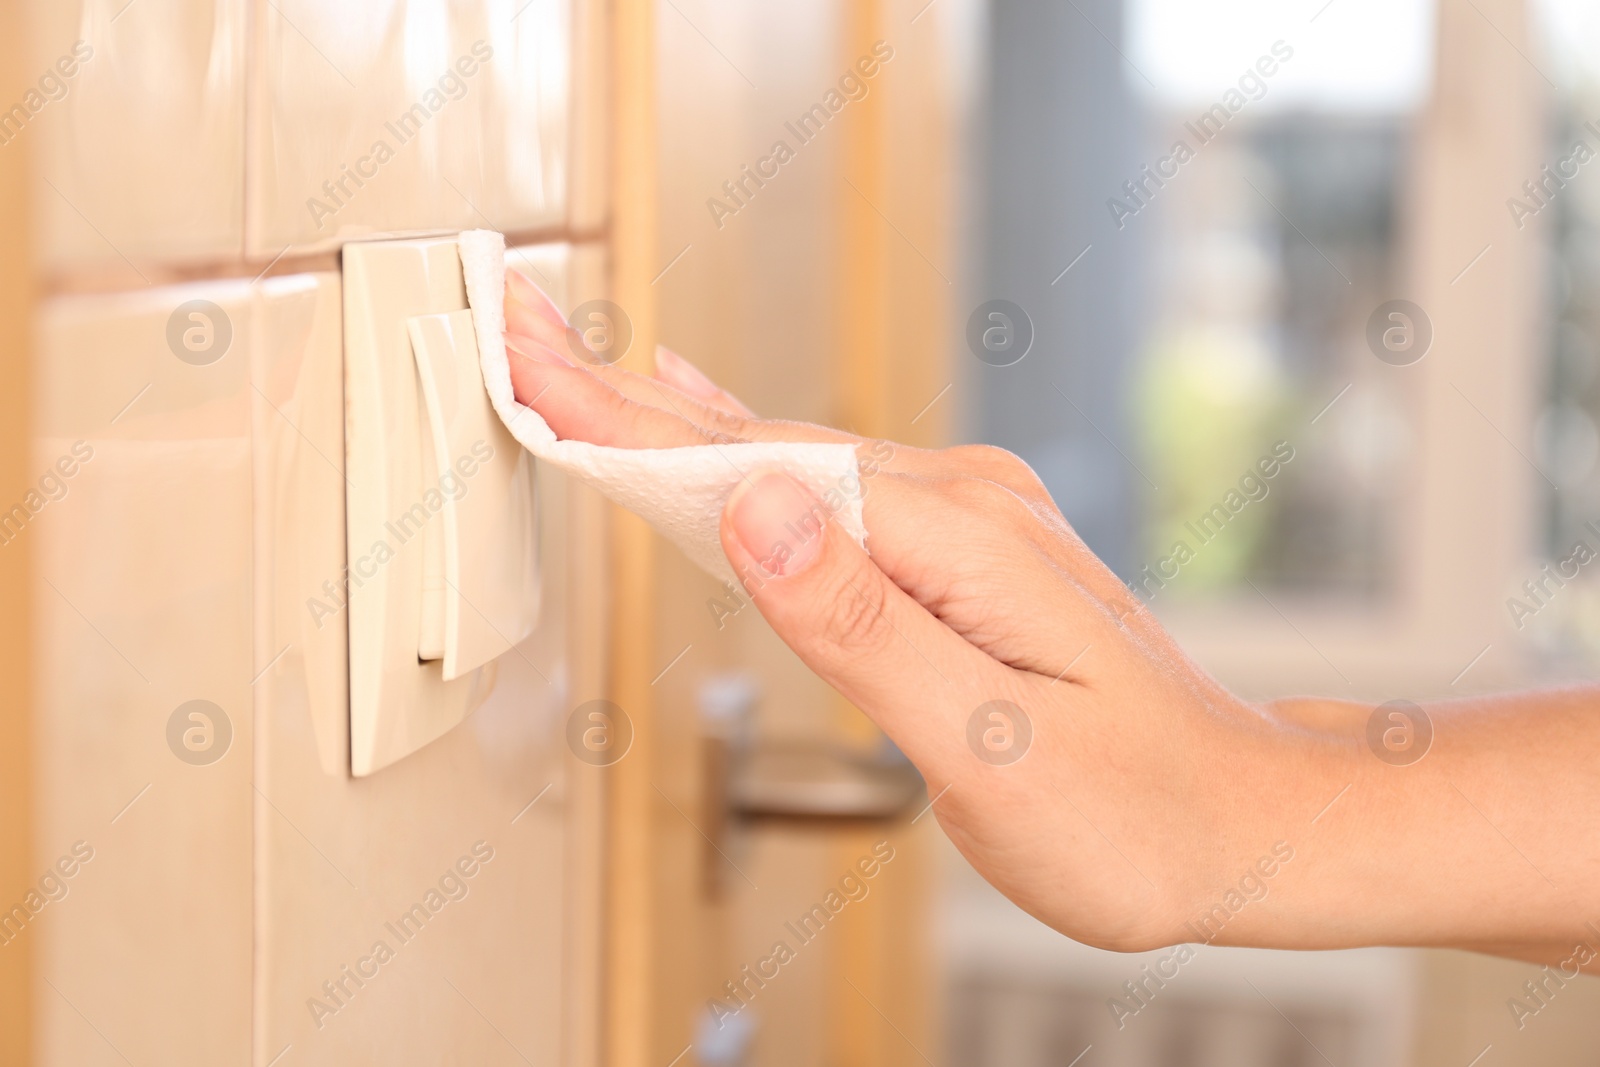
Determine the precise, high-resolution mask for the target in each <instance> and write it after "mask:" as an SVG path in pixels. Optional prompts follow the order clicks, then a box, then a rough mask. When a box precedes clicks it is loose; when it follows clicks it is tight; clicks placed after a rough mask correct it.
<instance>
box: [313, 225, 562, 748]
mask: <svg viewBox="0 0 1600 1067" xmlns="http://www.w3.org/2000/svg"><path fill="white" fill-rule="evenodd" d="M343 258H344V280H345V284H344V309H345V428H346V429H345V455H346V486H345V494H346V508H345V510H346V521H347V527H346V529H347V544H348V551H349V555H348V569H347V572H346V578H347V580H348V586H349V592H348V596H349V620H350V770H351V773H352V774H354V775H355V776H356V777H362V776H365V775H369V774H372V773H373V772H375V771H378V770H381V769H382V768H384V767H386V766H388V765H390V764H392V763H394V762H395V761H397V760H400V759H402V758H404V757H405V756H407V755H409V754H411V753H412V752H415V751H416V750H417V749H419V748H421V747H422V746H424V745H426V744H427V743H428V742H430V741H432V740H434V739H435V738H438V737H439V736H441V735H442V734H444V733H445V732H446V731H448V730H449V729H451V728H452V727H453V726H455V725H456V724H457V723H459V722H461V721H462V720H463V719H465V718H466V717H467V715H468V714H470V713H471V712H472V711H473V709H475V708H476V707H477V706H478V705H479V704H481V703H482V702H483V701H484V699H485V698H487V696H488V695H489V692H490V691H491V690H492V688H493V686H494V676H495V661H494V660H493V659H492V658H490V659H488V660H486V661H484V662H482V663H481V664H479V665H476V666H471V667H468V666H467V665H466V664H467V663H469V662H470V661H471V660H472V659H473V658H475V657H476V656H478V655H481V654H482V652H483V650H484V648H485V647H486V642H485V641H484V640H482V639H481V638H482V631H481V629H480V630H478V631H476V632H477V635H478V637H479V638H480V639H479V640H476V641H472V640H469V641H468V643H467V648H468V653H467V654H466V655H465V656H463V655H461V654H460V647H461V646H460V645H459V644H458V654H457V656H455V657H453V658H452V660H451V665H452V666H454V667H456V668H457V671H458V673H459V676H458V677H447V671H446V669H445V668H446V663H445V661H444V660H443V659H440V660H423V659H422V658H421V657H420V656H419V651H421V642H422V638H423V633H424V622H423V606H424V592H423V590H424V582H425V573H426V571H427V569H428V568H427V561H428V558H429V555H430V551H429V550H430V548H431V549H432V556H433V558H434V559H435V560H440V559H442V553H443V552H444V550H445V548H444V546H445V543H446V542H447V540H448V538H447V537H446V521H447V520H446V514H445V513H446V506H445V502H446V501H447V500H449V498H450V495H451V493H450V482H451V481H452V479H450V478H447V477H446V476H445V475H444V474H443V471H442V469H441V463H440V461H439V456H438V452H437V449H436V447H435V445H434V442H433V441H432V440H430V439H429V438H430V437H432V433H431V431H430V430H428V429H425V428H426V427H428V422H427V420H428V414H427V405H426V401H425V399H424V396H423V394H422V390H421V388H420V380H419V375H418V370H417V366H418V364H417V360H416V358H415V355H414V352H413V348H412V336H411V328H410V322H409V320H411V319H413V318H415V317H418V316H445V317H447V318H448V317H449V315H450V313H451V312H464V311H465V310H466V307H467V296H466V287H465V284H464V282H463V280H462V273H461V259H460V256H459V254H458V253H457V251H456V242H455V239H454V238H428V239H419V240H405V241H373V242H357V243H352V244H348V245H346V246H345V248H344V252H343ZM460 321H465V319H464V318H463V319H462V320H460ZM441 325H442V324H441ZM430 329H437V328H436V327H424V328H423V330H424V336H428V335H429V330H430ZM466 336H467V337H468V338H469V340H468V341H467V342H466V343H465V344H461V343H451V344H449V345H444V344H443V342H442V341H441V345H442V346H443V347H441V356H440V358H441V359H442V358H444V357H443V355H442V352H443V348H449V349H450V350H451V351H452V352H455V351H460V350H464V349H465V348H470V347H473V342H471V341H470V338H471V328H470V323H468V324H467V326H466ZM432 353H433V348H432V341H431V340H430V341H429V348H428V354H430V355H431V354H432ZM424 358H427V356H426V355H425V357H424ZM474 365H475V359H474ZM479 383H480V384H478V386H477V389H478V392H479V395H480V396H481V393H482V385H481V378H480V379H479ZM458 392H459V390H458ZM458 399H459V397H458ZM483 403H484V404H485V405H486V404H487V399H486V398H485V399H484V400H483ZM458 406H459V405H458ZM495 427H496V429H499V430H500V432H501V433H504V430H503V428H500V427H499V424H498V421H496V422H495ZM491 447H492V448H493V451H494V454H495V457H496V458H504V459H506V460H510V459H513V458H515V457H518V456H520V455H521V454H522V450H521V448H520V447H519V446H517V445H516V444H515V442H514V441H511V439H510V436H509V434H506V435H505V437H504V439H503V440H501V441H500V442H498V443H495V444H493V445H492V446H491ZM469 454H470V442H469ZM456 458H457V457H456V456H455V455H451V456H450V461H451V462H452V463H453V462H454V461H455V459H456ZM486 474H487V475H491V477H490V478H487V479H486V480H485V481H484V482H482V483H478V481H477V479H478V478H480V477H482V476H484V475H486ZM524 477H525V475H524ZM513 480H514V476H512V475H510V474H507V473H505V472H504V471H502V470H500V468H499V467H491V469H488V470H477V471H475V473H474V476H473V478H472V479H470V480H469V481H468V491H467V493H466V494H465V496H463V497H462V500H466V499H469V498H471V497H472V495H473V493H475V492H477V491H478V490H479V489H483V490H484V493H483V494H482V495H483V496H484V497H485V498H489V497H491V496H493V490H494V489H495V488H496V487H497V486H498V488H499V489H501V490H509V489H510V488H511V485H512V482H513ZM529 491H530V492H531V488H530V489H529ZM461 502H462V501H455V502H453V505H454V506H455V507H456V509H457V510H456V512H455V513H454V514H455V517H456V518H457V519H458V520H459V519H461V518H463V517H464V516H463V515H462V513H461V512H460V509H459V505H460V504H461ZM473 506H474V507H475V508H476V507H478V504H477V502H474V505H473ZM519 506H520V507H523V508H524V509H525V511H526V513H527V514H528V516H529V518H530V519H531V500H529V501H525V502H524V503H523V504H522V505H513V504H510V503H507V504H504V505H503V506H502V510H503V511H505V512H506V513H507V517H508V519H509V516H510V513H512V512H515V511H516V508H517V507H519ZM531 530H532V528H531V526H528V527H527V528H526V530H525V532H526V533H527V536H529V537H531V536H532V532H531ZM435 542H437V546H436V545H435ZM458 544H459V542H458ZM458 560H459V551H458ZM529 574H531V575H536V571H530V572H529ZM435 577H436V579H437V580H438V581H446V580H447V579H448V577H449V571H448V565H446V566H445V567H444V568H442V569H440V570H438V571H437V572H436V575H435ZM522 577H523V581H522V582H521V583H519V584H518V586H517V590H518V594H519V595H520V593H521V592H522V591H523V589H524V588H525V583H526V582H527V581H533V580H536V578H533V577H529V576H528V575H523V576H522ZM480 579H481V576H474V577H473V578H471V579H470V581H479V580H480ZM463 580H469V579H463ZM458 587H461V586H459V583H458ZM443 592H444V593H449V589H448V585H446V587H445V588H444V589H443ZM468 596H469V597H470V596H471V593H470V592H469V593H468ZM444 606H445V611H446V617H445V618H444V619H443V620H441V621H442V623H443V626H442V630H443V634H442V635H441V640H440V641H439V644H440V645H441V646H448V643H449V642H448V629H449V627H448V611H449V603H448V598H446V602H445V605H444ZM456 607H457V626H458V636H459V631H460V628H461V626H462V618H461V613H463V612H465V613H469V614H470V613H471V612H472V609H471V607H470V606H468V605H464V604H459V603H458V604H457V606H456ZM502 617H503V615H502ZM471 625H472V623H471V620H467V626H468V627H469V628H470V627H471ZM433 626H434V629H435V632H436V633H437V632H438V631H439V630H440V629H441V627H440V625H439V622H435V623H434V624H433ZM501 633H502V634H504V637H502V638H501V640H502V641H503V640H505V638H520V636H521V633H522V631H518V632H517V633H512V632H511V631H510V630H507V629H504V628H502V631H501ZM491 636H500V635H491ZM505 647H510V645H509V644H508V645H506V646H505ZM430 651H439V652H441V653H443V652H445V651H447V648H445V647H441V648H440V649H437V650H430Z"/></svg>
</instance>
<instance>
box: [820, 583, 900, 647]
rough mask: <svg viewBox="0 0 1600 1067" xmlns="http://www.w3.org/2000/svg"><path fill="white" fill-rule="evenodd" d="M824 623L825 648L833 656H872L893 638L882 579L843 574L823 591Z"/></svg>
mask: <svg viewBox="0 0 1600 1067" xmlns="http://www.w3.org/2000/svg"><path fill="white" fill-rule="evenodd" d="M823 593H824V597H823V601H822V603H823V607H822V609H821V618H822V623H821V626H820V627H819V633H820V636H821V640H822V643H823V645H824V646H825V648H826V649H827V650H828V651H829V652H830V653H831V654H833V655H836V656H837V655H846V656H851V657H855V656H861V655H871V654H873V653H874V652H877V651H879V650H881V649H882V648H884V647H885V646H886V645H887V644H888V643H889V641H891V640H892V639H893V637H894V626H893V624H892V623H890V621H889V616H888V614H887V607H888V599H889V597H888V589H887V588H886V587H885V582H884V581H883V580H881V579H880V580H878V581H867V580H864V576H854V575H844V576H841V577H840V578H838V579H836V580H835V581H833V582H832V583H830V584H829V586H828V587H827V588H825V589H824V591H823Z"/></svg>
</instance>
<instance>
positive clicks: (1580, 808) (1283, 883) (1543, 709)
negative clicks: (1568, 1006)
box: [1199, 689, 1600, 969]
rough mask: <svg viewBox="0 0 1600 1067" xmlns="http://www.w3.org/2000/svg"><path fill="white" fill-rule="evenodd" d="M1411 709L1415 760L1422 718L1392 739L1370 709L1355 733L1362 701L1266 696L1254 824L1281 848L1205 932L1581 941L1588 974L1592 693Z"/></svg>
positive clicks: (1555, 943)
mask: <svg viewBox="0 0 1600 1067" xmlns="http://www.w3.org/2000/svg"><path fill="white" fill-rule="evenodd" d="M1422 710H1423V712H1424V713H1425V715H1426V721H1427V723H1428V724H1431V731H1432V738H1431V742H1430V743H1429V744H1428V745H1427V748H1426V752H1425V753H1423V754H1422V755H1421V756H1420V758H1417V754H1418V747H1420V746H1418V741H1419V738H1420V735H1421V734H1423V733H1425V732H1426V731H1425V728H1423V729H1415V730H1413V732H1412V735H1411V738H1410V740H1411V741H1412V745H1413V747H1412V748H1411V749H1410V750H1409V751H1407V750H1406V748H1405V746H1404V744H1403V742H1404V741H1406V740H1407V738H1406V736H1405V735H1406V729H1405V724H1406V720H1405V719H1404V718H1403V717H1402V718H1400V719H1397V720H1394V721H1393V722H1392V723H1391V722H1389V721H1388V720H1387V718H1386V716H1387V712H1385V713H1384V714H1383V715H1381V716H1380V727H1381V729H1378V730H1376V731H1374V734H1375V736H1374V737H1373V738H1371V739H1369V733H1368V731H1369V720H1370V719H1371V718H1372V717H1373V715H1374V709H1373V706H1372V705H1360V704H1354V703H1348V702H1342V701H1322V700H1288V701H1280V702H1277V703H1275V704H1273V705H1271V706H1270V707H1269V709H1268V714H1269V716H1270V717H1271V718H1273V719H1275V720H1276V721H1277V723H1278V725H1279V732H1278V734H1277V736H1275V737H1274V738H1273V740H1272V742H1271V743H1270V744H1268V745H1264V746H1263V747H1262V751H1261V752H1260V753H1259V758H1260V760H1261V761H1262V765H1263V770H1262V775H1261V787H1260V788H1259V789H1253V790H1251V793H1252V795H1254V796H1255V797H1256V799H1257V803H1259V805H1260V814H1259V815H1258V816H1254V817H1252V819H1251V821H1252V822H1253V823H1254V824H1255V825H1254V828H1253V836H1254V837H1258V838H1261V839H1262V841H1263V842H1265V843H1266V844H1267V845H1270V844H1272V843H1275V842H1277V841H1283V842H1287V843H1288V845H1289V846H1290V847H1292V849H1293V851H1294V858H1293V859H1292V861H1290V862H1287V863H1283V864H1281V865H1280V866H1281V870H1279V871H1278V872H1277V873H1276V874H1275V876H1274V877H1273V878H1271V879H1270V881H1268V882H1267V883H1266V895H1265V896H1264V897H1263V898H1262V899H1260V900H1259V901H1254V902H1251V903H1250V904H1249V906H1247V907H1245V908H1242V909H1241V910H1240V911H1239V913H1238V914H1237V916H1230V920H1229V921H1228V923H1227V924H1226V925H1225V926H1224V927H1223V928H1222V930H1221V932H1220V936H1218V937H1217V938H1216V940H1217V941H1218V943H1225V944H1257V945H1275V946H1279V947H1288V948H1335V947H1343V946H1349V945H1361V944H1414V945H1442V946H1456V947H1462V948H1473V949H1476V950H1479V951H1490V952H1495V953H1496V954H1500V955H1506V956H1514V957H1518V958H1524V959H1536V960H1538V961H1539V962H1549V963H1561V962H1563V961H1566V960H1568V959H1569V958H1571V957H1572V955H1573V949H1574V946H1576V945H1579V944H1580V943H1583V944H1586V945H1588V946H1589V949H1590V950H1591V954H1590V958H1589V959H1587V960H1580V961H1579V962H1580V963H1584V964H1586V969H1595V964H1596V960H1595V958H1594V956H1595V954H1600V832H1597V831H1600V691H1597V690H1594V689H1584V690H1566V691H1560V692H1544V693H1533V694H1521V695H1514V696H1505V697H1494V698H1486V699H1480V700H1463V701H1451V702H1444V703H1430V704H1424V705H1422ZM1419 725H1420V724H1419ZM1385 729H1393V730H1395V731H1396V733H1395V734H1394V735H1393V741H1394V742H1395V747H1394V748H1390V747H1386V746H1385V745H1384V743H1383V739H1382V734H1383V731H1384V730H1385ZM1413 760H1414V762H1413ZM1269 838H1270V840H1268V839H1269ZM1199 899H1202V900H1204V899H1206V898H1205V897H1204V896H1203V895H1202V896H1201V897H1200V898H1199Z"/></svg>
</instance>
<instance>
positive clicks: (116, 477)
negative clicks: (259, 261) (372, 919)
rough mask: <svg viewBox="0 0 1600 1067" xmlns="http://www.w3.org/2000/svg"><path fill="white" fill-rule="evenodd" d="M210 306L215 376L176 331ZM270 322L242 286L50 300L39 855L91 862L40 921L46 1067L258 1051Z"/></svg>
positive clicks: (44, 375) (40, 623) (39, 556)
mask: <svg viewBox="0 0 1600 1067" xmlns="http://www.w3.org/2000/svg"><path fill="white" fill-rule="evenodd" d="M194 299H205V300H209V301H211V302H213V304H214V305H215V309H216V310H213V311H211V312H210V314H211V316H212V317H213V319H214V321H215V323H217V324H220V323H221V322H222V321H223V320H224V318H225V319H226V321H227V322H228V323H229V324H230V328H231V333H232V337H231V339H230V341H229V343H228V345H227V347H226V350H225V354H223V355H222V356H221V358H219V359H217V360H215V361H213V362H210V363H209V364H207V365H196V364H195V363H191V362H186V361H183V360H180V359H178V358H175V356H174V354H173V352H172V350H171V349H170V347H169V345H168V341H167V336H168V333H167V330H168V323H169V320H170V319H171V317H172V313H173V311H174V308H175V307H176V306H177V305H178V304H179V303H181V302H183V301H188V300H194ZM256 310H257V309H256V308H255V306H254V301H253V299H252V296H251V293H250V291H249V287H248V286H247V285H245V284H244V283H239V282H223V283H216V284H204V285H194V286H183V287H177V288H172V289H165V290H156V291H148V292H141V293H135V294H127V295H116V296H98V297H73V298H66V299H60V300H56V301H54V302H52V303H51V304H49V305H48V306H46V308H45V309H44V311H43V315H42V319H41V323H40V331H39V335H40V339H39V356H40V358H39V360H38V370H37V374H38V382H37V393H36V400H35V406H34V411H35V432H36V436H35V439H34V448H33V457H32V464H31V466H32V467H34V468H35V469H37V470H40V471H44V470H47V469H48V470H54V471H58V472H62V473H61V477H60V478H59V479H58V480H57V483H53V484H52V485H51V486H48V487H46V490H47V491H46V495H47V496H53V497H56V499H51V500H50V502H49V503H47V504H46V505H45V506H44V507H43V508H42V509H41V510H40V511H39V512H38V513H37V515H35V517H34V518H33V520H32V521H31V522H30V524H29V526H28V527H27V528H26V529H25V530H24V531H23V536H25V537H28V538H30V540H31V544H32V547H33V550H34V552H35V553H36V556H35V558H36V560H37V571H36V581H35V590H34V597H35V600H36V603H37V604H38V613H37V631H36V632H37V634H38V639H37V648H38V655H37V659H36V664H37V672H36V673H37V681H36V685H37V693H38V702H37V709H38V711H37V718H36V725H35V737H36V760H37V764H36V766H37V768H38V770H37V782H38V801H37V810H38V815H37V818H36V830H35V834H36V837H35V842H36V846H35V863H34V866H35V867H38V868H39V869H41V870H42V869H44V868H46V867H49V866H51V865H55V864H57V863H59V862H60V861H61V859H62V858H63V857H67V856H69V855H71V856H74V857H75V858H76V859H79V860H83V859H84V858H85V856H87V857H88V859H87V862H80V863H78V864H77V865H76V868H75V870H74V872H73V873H72V874H71V876H70V877H64V878H63V879H62V881H63V884H64V886H65V890H66V892H65V895H64V896H63V897H62V898H61V899H60V900H58V901H55V902H53V903H50V904H49V905H47V906H46V907H45V908H44V909H43V910H42V911H40V912H39V914H38V915H36V916H35V917H34V919H33V922H32V923H31V924H30V926H29V928H28V929H27V930H25V931H24V936H27V937H33V938H36V939H37V940H36V942H35V948H36V950H37V953H38V956H37V958H38V970H37V979H38V981H37V983H36V989H37V992H36V1004H37V1005H38V1014H37V1019H38V1028H39V1029H38V1034H37V1043H38V1050H39V1056H40V1059H39V1062H41V1063H52V1064H100V1063H111V1062H118V1061H117V1060H116V1055H117V1054H118V1053H120V1055H122V1056H126V1057H130V1058H131V1059H132V1060H133V1061H134V1062H156V1061H163V1062H184V1063H243V1062H246V1056H247V1053H248V1042H249V1032H250V1028H249V1020H250V958H251V896H250V885H251V847H252V842H251V829H250V827H251V810H252V807H253V797H252V793H251V758H252V749H253V744H252V722H253V714H252V703H251V687H250V679H251V676H252V675H253V673H254V670H253V668H252V660H251V654H250V645H251V528H250V522H251V520H250V514H251V504H250V485H251V476H250V463H251V461H250V449H251V441H250V407H251V392H252V391H251V386H250V379H249V351H250V348H251V340H250V335H251V330H252V324H253V321H254V318H255V315H256ZM219 338H220V335H219V334H215V333H214V334H213V339H214V340H217V339H219ZM218 349H219V350H221V345H220V340H218ZM196 358H203V357H199V356H197V357H196ZM63 457H70V458H71V461H70V462H68V463H65V464H63V465H61V466H58V464H59V463H61V461H62V459H63ZM67 471H71V473H70V475H69V474H67V473H65V472H67ZM192 700H205V701H210V702H212V703H213V704H214V705H215V706H216V707H217V708H220V709H221V710H220V713H218V714H216V715H213V716H212V718H213V726H214V729H215V732H214V733H213V735H212V740H211V745H212V748H211V749H210V751H211V752H214V753H217V754H218V756H217V758H216V759H214V760H212V761H211V762H208V763H204V764H198V763H193V762H187V761H185V760H184V759H180V758H179V757H178V756H177V755H176V754H175V751H174V750H172V749H171V748H170V746H169V723H170V720H171V717H172V716H173V714H174V713H175V712H176V710H177V709H178V708H179V707H180V705H183V704H185V703H186V702H188V701H192ZM224 721H225V722H226V723H227V724H228V725H229V728H230V731H231V739H230V740H229V741H227V743H226V744H224V743H223V741H222V737H223V730H222V725H221V724H222V723H223V722H224ZM203 741H204V738H196V742H197V743H198V742H203ZM80 842H81V844H80ZM74 849H76V850H77V851H76V853H74ZM68 866H69V867H71V866H73V865H72V864H70V863H69V864H68ZM57 869H59V870H63V871H64V870H65V868H57Z"/></svg>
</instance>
